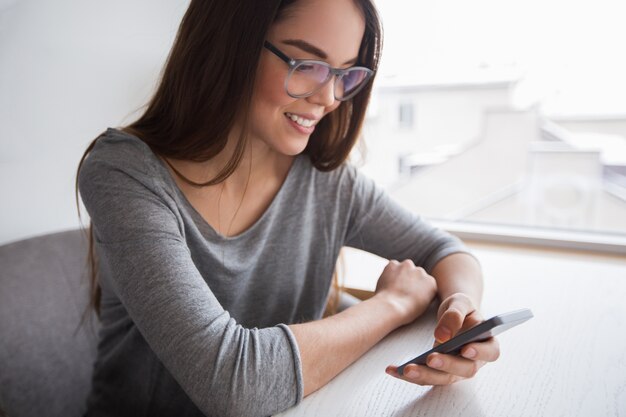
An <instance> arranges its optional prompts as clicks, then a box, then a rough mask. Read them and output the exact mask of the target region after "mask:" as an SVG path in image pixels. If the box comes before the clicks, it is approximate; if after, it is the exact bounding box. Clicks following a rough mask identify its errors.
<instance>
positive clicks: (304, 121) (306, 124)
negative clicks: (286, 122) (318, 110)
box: [285, 113, 315, 127]
mask: <svg viewBox="0 0 626 417" xmlns="http://www.w3.org/2000/svg"><path fill="white" fill-rule="evenodd" d="M285 115H286V116H287V117H289V118H290V119H291V120H293V121H294V122H296V123H297V124H299V125H300V126H303V127H311V126H313V125H314V124H315V120H309V119H305V118H302V117H300V116H296V115H295V114H292V113H285Z"/></svg>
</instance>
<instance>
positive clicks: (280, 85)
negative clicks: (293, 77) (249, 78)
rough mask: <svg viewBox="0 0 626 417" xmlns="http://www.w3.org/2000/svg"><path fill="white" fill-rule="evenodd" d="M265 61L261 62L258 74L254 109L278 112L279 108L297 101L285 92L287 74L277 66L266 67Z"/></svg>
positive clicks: (253, 103) (253, 101)
mask: <svg viewBox="0 0 626 417" xmlns="http://www.w3.org/2000/svg"><path fill="white" fill-rule="evenodd" d="M264 61H265V60H262V61H261V64H260V66H259V71H258V73H257V80H256V86H255V89H254V94H253V98H252V105H253V106H254V107H253V108H254V109H259V110H260V109H263V112H264V113H266V112H271V111H272V109H274V111H276V110H278V109H277V108H278V107H281V106H285V105H288V104H290V103H292V102H293V101H294V100H295V99H293V98H291V97H289V96H288V95H287V93H286V92H285V87H284V85H285V75H286V72H285V71H283V70H280V69H277V68H273V67H275V66H271V65H266V64H265V62H264Z"/></svg>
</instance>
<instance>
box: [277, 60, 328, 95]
mask: <svg viewBox="0 0 626 417" xmlns="http://www.w3.org/2000/svg"><path fill="white" fill-rule="evenodd" d="M329 77H330V68H329V67H328V65H324V64H323V63H317V62H308V61H304V62H300V63H299V64H298V65H296V66H295V67H294V68H293V69H292V70H291V73H290V74H289V78H288V79H287V92H288V93H289V94H290V95H291V96H304V95H308V94H311V93H313V92H314V91H315V90H317V89H318V88H319V87H320V86H321V85H323V84H324V83H325V82H326V81H328V78H329Z"/></svg>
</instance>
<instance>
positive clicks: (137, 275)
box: [79, 147, 303, 416]
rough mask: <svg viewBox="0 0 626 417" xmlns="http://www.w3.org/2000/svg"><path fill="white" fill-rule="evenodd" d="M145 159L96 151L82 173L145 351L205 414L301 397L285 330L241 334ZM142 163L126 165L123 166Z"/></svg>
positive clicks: (113, 276)
mask: <svg viewBox="0 0 626 417" xmlns="http://www.w3.org/2000/svg"><path fill="white" fill-rule="evenodd" d="M141 155H142V154H140V153H138V154H137V155H136V156H133V155H127V156H124V155H122V154H120V153H119V152H118V153H116V152H109V153H107V152H106V151H101V152H98V147H96V149H95V150H94V151H93V152H92V155H90V156H89V157H88V158H87V159H86V160H85V163H84V165H83V167H82V169H81V171H80V175H79V189H80V193H81V196H82V199H83V202H84V204H85V207H86V208H87V211H88V213H89V215H90V217H91V220H92V222H93V225H94V231H95V238H96V247H97V254H98V259H99V265H100V274H101V275H102V276H105V277H106V278H107V280H108V282H109V283H110V286H111V288H112V289H113V291H114V292H115V294H116V295H117V297H119V300H120V301H121V303H122V305H123V307H124V308H125V309H126V311H127V312H128V315H129V316H130V318H131V319H132V323H133V325H134V326H136V328H137V329H138V330H139V332H140V333H141V335H142V336H143V338H144V339H145V341H146V342H147V344H148V345H149V347H150V348H151V349H152V350H153V351H154V353H155V354H156V356H157V357H158V359H159V360H160V361H161V362H162V363H163V365H164V366H165V368H166V369H167V370H168V371H169V372H170V373H171V375H172V376H173V377H174V378H175V380H176V381H177V382H178V384H179V385H180V386H181V387H182V389H183V390H184V392H185V393H186V394H187V395H188V396H189V397H190V398H191V400H192V401H193V403H194V404H195V405H196V406H197V407H198V408H199V409H200V410H201V411H202V412H203V413H204V414H206V415H220V416H229V415H232V416H252V415H254V416H258V415H268V414H273V413H276V412H279V411H282V410H284V409H286V408H288V407H290V406H293V405H295V404H296V403H298V402H299V401H300V400H301V398H302V395H303V394H302V393H303V388H302V375H301V369H300V358H299V353H298V348H297V345H296V342H295V339H294V338H293V335H292V334H291V332H290V330H289V329H288V327H287V326H286V325H281V324H278V325H276V326H273V327H267V328H261V329H257V328H244V327H243V326H242V325H240V324H238V323H237V322H236V320H235V319H234V318H233V317H231V315H230V314H229V312H228V311H225V310H224V308H223V307H222V305H221V304H220V302H219V301H218V299H217V298H216V296H215V295H214V293H213V292H212V290H211V288H210V287H209V285H208V284H207V281H206V279H205V277H203V276H202V275H201V274H200V272H199V270H198V268H197V267H196V265H195V264H194V259H193V257H192V253H191V251H190V249H189V247H188V245H187V243H186V241H185V229H184V225H183V222H182V220H181V217H180V214H179V213H178V212H177V209H176V207H175V205H174V203H173V200H172V199H170V198H169V196H168V193H167V192H166V191H164V189H163V187H162V185H161V184H159V183H158V182H157V181H156V180H155V178H156V177H157V176H158V174H157V173H156V172H154V168H153V166H151V165H150V164H148V163H142V162H143V161H142V158H143V157H142V156H141ZM133 157H135V158H139V161H135V162H136V163H134V164H133V166H129V165H128V161H129V160H130V159H132V158H133Z"/></svg>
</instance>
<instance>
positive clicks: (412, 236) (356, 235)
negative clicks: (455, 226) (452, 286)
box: [346, 167, 468, 273]
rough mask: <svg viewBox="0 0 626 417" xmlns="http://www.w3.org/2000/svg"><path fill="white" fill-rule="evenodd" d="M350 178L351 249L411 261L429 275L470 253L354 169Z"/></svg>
mask: <svg viewBox="0 0 626 417" xmlns="http://www.w3.org/2000/svg"><path fill="white" fill-rule="evenodd" d="M347 174H348V178H349V180H348V181H346V182H347V183H348V184H349V185H348V187H347V188H348V189H349V193H348V194H349V195H350V198H351V201H350V214H349V216H350V218H349V221H348V229H347V236H346V245H347V246H351V247H354V248H357V249H362V250H365V251H367V252H370V253H374V254H376V255H379V256H382V257H384V258H387V259H396V260H403V259H411V260H413V262H414V263H415V264H416V265H418V266H421V267H423V268H424V269H425V270H426V271H427V272H429V273H430V272H431V271H432V268H433V267H434V266H435V264H436V263H437V262H438V261H439V260H441V259H442V258H444V257H445V256H448V255H450V254H452V253H456V252H468V250H467V248H466V247H465V246H464V245H463V243H462V242H461V241H460V240H459V239H458V238H456V237H455V236H452V235H450V234H449V233H447V232H445V231H443V230H440V229H437V228H435V227H434V226H432V225H431V224H429V223H428V222H427V221H426V220H424V219H423V218H421V217H420V216H417V215H415V214H413V213H412V212H410V211H409V210H407V209H405V208H404V207H402V206H401V205H400V204H398V203H397V202H396V201H394V200H393V199H392V198H391V197H390V196H389V195H388V194H387V193H386V192H385V191H384V190H382V189H381V188H380V187H378V186H377V185H376V184H375V183H374V182H373V181H372V180H371V179H369V178H367V177H365V176H364V175H362V174H360V173H359V172H358V171H356V169H354V168H353V167H349V168H348V170H347ZM425 198H427V197H425Z"/></svg>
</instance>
